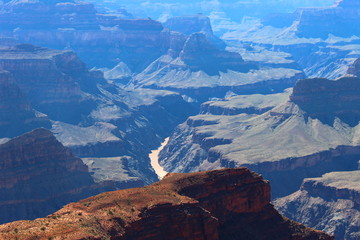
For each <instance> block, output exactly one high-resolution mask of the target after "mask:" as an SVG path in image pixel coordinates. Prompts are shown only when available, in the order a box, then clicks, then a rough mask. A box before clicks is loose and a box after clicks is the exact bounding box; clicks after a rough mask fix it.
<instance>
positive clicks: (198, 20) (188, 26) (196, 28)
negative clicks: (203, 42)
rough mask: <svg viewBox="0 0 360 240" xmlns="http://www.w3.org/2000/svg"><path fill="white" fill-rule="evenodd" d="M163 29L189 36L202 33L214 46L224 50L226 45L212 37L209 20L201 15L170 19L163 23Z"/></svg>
mask: <svg viewBox="0 0 360 240" xmlns="http://www.w3.org/2000/svg"><path fill="white" fill-rule="evenodd" d="M163 25H164V27H166V28H169V29H170V30H172V31H175V32H180V33H183V34H185V35H187V36H190V35H191V34H193V33H203V34H204V35H205V36H206V37H207V38H208V39H209V40H210V42H212V43H213V44H214V45H216V46H217V47H219V48H220V49H224V48H225V47H226V44H225V43H224V42H223V41H222V40H220V39H219V38H218V37H216V36H215V35H214V32H213V30H212V26H211V23H210V18H209V17H207V16H204V15H202V14H197V15H187V16H179V17H172V18H169V19H168V20H166V22H164V24H163Z"/></svg>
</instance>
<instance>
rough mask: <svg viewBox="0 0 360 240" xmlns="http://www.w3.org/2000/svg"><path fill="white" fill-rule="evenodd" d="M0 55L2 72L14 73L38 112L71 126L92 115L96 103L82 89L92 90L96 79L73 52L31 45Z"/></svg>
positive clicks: (2, 52) (14, 76)
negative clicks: (84, 116)
mask: <svg viewBox="0 0 360 240" xmlns="http://www.w3.org/2000/svg"><path fill="white" fill-rule="evenodd" d="M0 52H1V56H0V69H3V70H6V71H8V72H10V73H11V74H12V76H13V78H14V81H15V82H16V84H17V85H18V86H19V87H20V89H21V91H22V92H23V93H24V94H25V95H26V98H27V99H28V100H29V101H30V102H31V105H32V106H33V107H34V108H35V109H36V110H38V111H40V112H43V113H45V114H47V115H48V116H49V117H50V118H51V119H53V120H61V121H65V122H71V123H78V122H79V121H80V120H81V118H82V116H83V115H86V114H89V112H90V111H91V108H92V107H93V106H92V104H93V103H92V102H91V100H90V99H88V98H86V97H85V96H84V95H83V94H82V92H81V90H87V89H88V88H91V86H92V85H94V84H95V83H93V82H92V81H94V78H92V77H91V76H90V73H89V72H88V70H87V68H86V66H85V64H84V63H83V62H81V61H80V60H79V59H78V58H77V56H76V55H75V54H74V53H73V52H68V51H57V50H50V49H46V48H40V47H36V46H33V45H28V44H23V45H16V46H14V47H9V48H4V49H1V50H0ZM85 85H86V86H85ZM81 86H82V89H81Z"/></svg>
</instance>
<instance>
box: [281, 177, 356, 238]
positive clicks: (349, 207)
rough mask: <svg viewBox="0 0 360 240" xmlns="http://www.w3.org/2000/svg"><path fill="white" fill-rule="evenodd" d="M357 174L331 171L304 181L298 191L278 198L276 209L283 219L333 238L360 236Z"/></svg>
mask: <svg viewBox="0 0 360 240" xmlns="http://www.w3.org/2000/svg"><path fill="white" fill-rule="evenodd" d="M359 186H360V171H353V172H333V173H328V174H325V175H324V176H322V177H321V178H314V179H305V181H304V183H303V185H302V187H301V189H300V190H299V191H298V192H296V193H294V194H291V195H290V196H287V197H284V198H280V199H277V200H276V201H275V206H276V208H277V209H279V211H280V212H282V213H283V214H285V215H286V216H288V217H290V218H292V219H295V220H296V221H299V222H302V223H303V224H305V225H307V226H310V227H313V228H316V229H319V230H322V231H326V232H328V233H329V234H332V235H334V236H335V238H336V239H344V240H356V239H359V237H360V211H359V204H360V200H359V199H360V187H359Z"/></svg>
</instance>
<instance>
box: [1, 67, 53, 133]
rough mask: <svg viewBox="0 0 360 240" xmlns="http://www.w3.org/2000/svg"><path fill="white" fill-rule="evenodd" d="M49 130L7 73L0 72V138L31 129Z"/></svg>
mask: <svg viewBox="0 0 360 240" xmlns="http://www.w3.org/2000/svg"><path fill="white" fill-rule="evenodd" d="M39 127H46V128H51V124H50V121H49V120H48V119H47V118H46V117H45V116H41V115H39V114H37V113H36V112H35V111H34V110H33V109H32V107H31V104H30V102H29V101H28V100H27V98H26V96H25V94H24V93H23V92H22V91H21V90H20V88H19V87H18V86H17V84H16V83H15V81H14V79H13V78H12V77H11V75H10V73H9V72H5V71H1V72H0V138H12V137H15V136H19V135H21V134H23V133H25V132H29V131H31V130H32V129H35V128H39Z"/></svg>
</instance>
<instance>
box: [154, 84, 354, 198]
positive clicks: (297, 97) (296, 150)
mask: <svg viewBox="0 0 360 240" xmlns="http://www.w3.org/2000/svg"><path fill="white" fill-rule="evenodd" d="M359 83H360V79H359V78H342V79H340V80H338V81H330V80H325V79H307V80H301V81H299V82H298V83H297V85H296V86H295V88H294V90H293V94H292V95H291V97H290V100H289V101H287V102H283V103H282V104H280V105H278V106H277V107H274V108H272V109H271V110H269V111H267V112H265V113H262V114H260V115H259V114H256V113H254V112H253V113H251V114H238V115H231V113H230V116H229V115H211V114H207V115H198V116H194V117H190V118H189V119H188V120H187V122H185V123H183V124H182V125H180V126H179V127H178V128H177V129H176V130H175V132H174V134H173V136H172V137H171V138H170V141H169V144H168V145H167V146H166V147H165V148H164V150H163V151H162V152H161V153H160V164H161V165H162V166H164V167H165V170H166V171H168V172H192V171H198V170H210V169H217V168H222V167H238V166H246V167H249V168H250V169H252V170H254V171H257V172H260V173H261V174H263V175H264V176H265V177H266V178H267V179H269V180H270V181H271V182H272V184H273V188H272V191H273V196H274V197H279V196H286V195H288V194H291V193H292V192H294V191H296V190H297V189H299V187H300V185H301V183H302V181H303V179H304V178H306V177H319V176H321V175H323V174H325V173H327V172H330V171H348V170H355V169H357V165H358V163H357V161H358V158H359V155H360V152H359V149H360V148H359V131H358V129H359V128H358V123H359V120H360V117H359V115H358V112H359V104H358V99H359V96H360V91H359V89H358V85H359ZM268 97H269V98H270V99H271V98H272V97H274V96H268ZM246 99H247V98H246V97H244V99H243V101H245V103H247V104H249V102H250V101H247V100H246ZM240 100H241V98H240V99H239V98H238V99H236V102H237V104H239V106H241V101H240ZM234 101H235V100H234ZM268 103H271V101H270V100H269V101H268ZM214 104H216V103H214ZM228 104H229V106H231V101H230V102H228ZM225 105H226V102H225ZM250 105H251V104H250ZM248 106H249V105H248ZM264 106H265V105H264ZM270 106H271V105H270ZM225 112H226V111H223V113H225ZM290 179H291V180H290Z"/></svg>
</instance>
